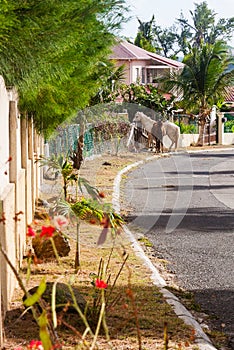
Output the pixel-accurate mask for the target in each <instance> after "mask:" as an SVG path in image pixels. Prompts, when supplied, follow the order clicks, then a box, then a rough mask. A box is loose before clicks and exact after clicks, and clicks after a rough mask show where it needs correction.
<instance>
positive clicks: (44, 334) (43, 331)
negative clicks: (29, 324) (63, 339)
mask: <svg viewBox="0 0 234 350" xmlns="http://www.w3.org/2000/svg"><path fill="white" fill-rule="evenodd" d="M47 324H48V319H47V315H46V311H45V310H43V312H42V314H41V316H40V317H39V318H38V325H39V327H40V330H39V334H40V339H41V341H42V345H43V349H44V350H51V349H52V343H51V340H50V335H49V332H48V329H47Z"/></svg>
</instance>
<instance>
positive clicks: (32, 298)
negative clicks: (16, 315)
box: [24, 279, 46, 307]
mask: <svg viewBox="0 0 234 350" xmlns="http://www.w3.org/2000/svg"><path fill="white" fill-rule="evenodd" d="M45 290H46V282H45V279H42V280H41V282H40V285H39V287H38V288H37V290H36V292H35V293H34V294H33V295H29V296H28V297H27V298H26V299H25V301H24V305H25V306H27V307H29V306H32V305H35V304H36V303H37V302H38V301H39V299H40V298H41V296H42V294H43V293H44V292H45Z"/></svg>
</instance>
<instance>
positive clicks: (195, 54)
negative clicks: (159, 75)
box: [164, 41, 234, 118]
mask: <svg viewBox="0 0 234 350" xmlns="http://www.w3.org/2000/svg"><path fill="white" fill-rule="evenodd" d="M233 60H234V58H233V57H230V56H229V51H228V49H227V47H226V45H224V43H223V42H220V41H219V42H216V43H215V44H214V45H211V44H204V45H203V46H202V47H201V48H195V47H194V48H193V49H192V51H191V52H190V53H189V54H188V55H187V56H185V58H184V61H183V62H184V64H185V66H184V69H183V71H182V73H181V74H176V73H171V74H170V75H169V76H168V77H166V78H165V79H164V83H165V86H164V88H165V89H173V88H176V89H177V92H178V93H179V94H181V95H182V96H183V106H184V108H185V109H186V111H187V112H193V110H194V109H199V114H200V117H202V118H206V116H207V115H209V113H210V110H211V108H212V106H213V105H218V104H219V102H220V101H221V100H223V98H224V94H225V89H224V87H225V86H229V85H232V84H233V82H234V71H228V69H227V68H228V66H229V64H231V63H232V62H233Z"/></svg>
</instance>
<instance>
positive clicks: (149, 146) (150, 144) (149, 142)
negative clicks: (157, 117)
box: [148, 133, 153, 149]
mask: <svg viewBox="0 0 234 350" xmlns="http://www.w3.org/2000/svg"><path fill="white" fill-rule="evenodd" d="M150 148H153V137H152V134H150V133H148V149H150Z"/></svg>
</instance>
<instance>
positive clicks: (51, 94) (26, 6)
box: [0, 0, 125, 134]
mask: <svg viewBox="0 0 234 350" xmlns="http://www.w3.org/2000/svg"><path fill="white" fill-rule="evenodd" d="M1 3H3V7H2V8H1V10H0V18H2V21H1V24H0V50H1V56H0V74H1V75H3V77H4V79H5V81H6V84H7V85H10V86H15V87H16V88H17V90H18V92H19V96H20V99H19V107H20V111H21V113H22V114H24V115H26V116H33V118H34V121H35V124H36V127H37V129H38V130H39V131H43V132H45V133H46V134H50V133H51V131H52V130H53V129H54V128H55V126H57V125H59V124H60V123H61V122H63V121H64V120H65V119H67V118H68V117H69V116H71V115H74V114H75V113H76V112H77V110H78V109H79V108H83V107H85V106H86V105H87V104H88V101H89V99H90V97H91V96H92V95H94V94H95V92H96V91H97V90H98V88H99V86H100V85H101V79H100V77H99V74H98V72H99V69H100V65H99V63H100V62H101V61H102V62H105V61H107V60H108V53H109V52H110V47H111V45H112V43H113V40H114V30H115V29H117V28H118V27H119V25H120V23H121V22H122V21H123V13H124V11H125V9H124V2H123V1H118V0H104V1H95V0H89V1H85V0H81V1H77V0H57V1H54V0H53V1H49V2H46V3H45V2H44V1H37V0H26V1H25V0H20V1H18V0H17V1H16V0H13V1H10V0H6V1H4V2H3V1H1ZM2 23H4V24H2Z"/></svg>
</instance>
